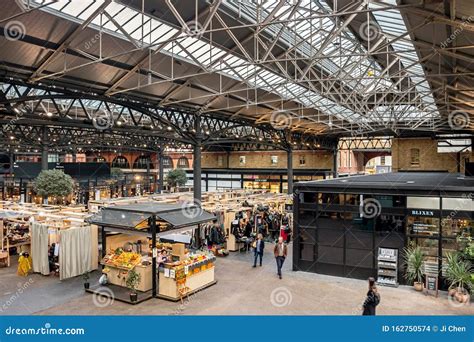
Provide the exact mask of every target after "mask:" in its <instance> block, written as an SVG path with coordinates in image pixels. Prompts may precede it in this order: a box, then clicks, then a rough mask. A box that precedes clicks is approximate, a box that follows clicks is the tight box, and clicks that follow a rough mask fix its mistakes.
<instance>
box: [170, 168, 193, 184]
mask: <svg viewBox="0 0 474 342" xmlns="http://www.w3.org/2000/svg"><path fill="white" fill-rule="evenodd" d="M187 181H188V177H187V176H186V171H184V170H183V169H174V170H171V171H169V172H168V175H167V176H166V184H167V185H168V186H169V187H170V188H177V187H180V186H184V185H185V184H186V182H187Z"/></svg>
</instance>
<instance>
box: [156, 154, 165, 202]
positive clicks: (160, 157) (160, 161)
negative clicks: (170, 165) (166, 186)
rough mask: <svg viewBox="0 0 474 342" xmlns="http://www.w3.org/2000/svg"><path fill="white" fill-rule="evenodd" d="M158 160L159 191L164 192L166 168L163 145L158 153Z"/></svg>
mask: <svg viewBox="0 0 474 342" xmlns="http://www.w3.org/2000/svg"><path fill="white" fill-rule="evenodd" d="M156 160H157V162H158V184H157V193H159V194H161V193H163V177H164V169H163V146H161V147H160V149H159V150H158V153H157V155H156Z"/></svg>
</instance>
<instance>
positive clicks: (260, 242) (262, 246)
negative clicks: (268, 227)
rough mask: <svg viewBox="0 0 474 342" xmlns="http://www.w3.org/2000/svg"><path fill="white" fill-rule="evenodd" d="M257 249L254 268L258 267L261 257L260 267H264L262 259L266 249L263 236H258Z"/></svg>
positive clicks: (255, 250)
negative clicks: (258, 260) (258, 259)
mask: <svg viewBox="0 0 474 342" xmlns="http://www.w3.org/2000/svg"><path fill="white" fill-rule="evenodd" d="M254 246H255V249H254V256H255V259H254V261H253V267H257V258H258V257H260V266H262V258H263V250H264V249H265V242H264V241H263V235H262V234H258V235H257V240H255V245H254Z"/></svg>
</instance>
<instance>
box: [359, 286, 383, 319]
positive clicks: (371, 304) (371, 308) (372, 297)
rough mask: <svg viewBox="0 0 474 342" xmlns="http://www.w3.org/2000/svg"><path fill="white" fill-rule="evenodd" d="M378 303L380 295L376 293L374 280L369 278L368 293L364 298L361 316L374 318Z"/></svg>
mask: <svg viewBox="0 0 474 342" xmlns="http://www.w3.org/2000/svg"><path fill="white" fill-rule="evenodd" d="M379 303H380V294H379V293H378V291H377V286H375V279H374V278H372V277H370V278H369V291H368V292H367V297H366V298H365V301H364V305H363V309H364V311H363V312H362V315H363V316H375V308H376V307H377V305H379Z"/></svg>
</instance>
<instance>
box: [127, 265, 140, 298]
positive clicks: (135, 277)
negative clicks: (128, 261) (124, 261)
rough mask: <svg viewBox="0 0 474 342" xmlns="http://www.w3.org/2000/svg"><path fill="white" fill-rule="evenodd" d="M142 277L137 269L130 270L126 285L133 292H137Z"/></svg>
mask: <svg viewBox="0 0 474 342" xmlns="http://www.w3.org/2000/svg"><path fill="white" fill-rule="evenodd" d="M141 280H142V277H141V276H140V274H139V273H137V272H136V271H135V270H130V271H129V272H128V276H127V281H126V285H127V287H128V289H129V290H130V292H131V293H136V292H137V287H138V285H139V284H140V282H141Z"/></svg>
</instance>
